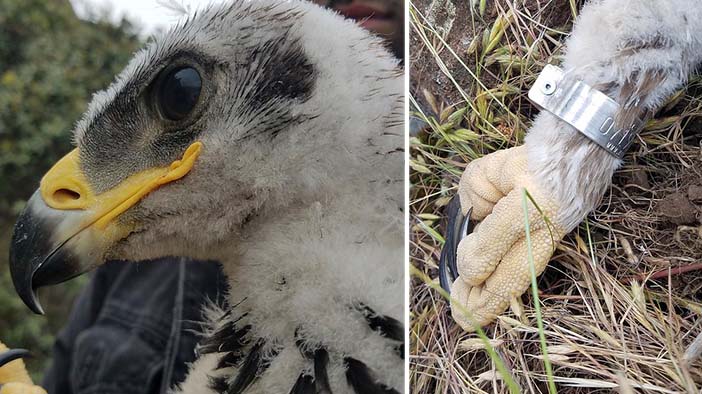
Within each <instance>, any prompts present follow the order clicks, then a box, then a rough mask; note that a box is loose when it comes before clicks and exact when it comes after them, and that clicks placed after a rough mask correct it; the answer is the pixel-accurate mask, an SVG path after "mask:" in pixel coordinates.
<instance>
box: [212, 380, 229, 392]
mask: <svg viewBox="0 0 702 394" xmlns="http://www.w3.org/2000/svg"><path fill="white" fill-rule="evenodd" d="M209 387H210V389H212V391H214V392H215V393H219V394H225V393H226V392H227V389H229V383H228V382H227V377H226V376H218V377H216V378H215V377H212V376H210V384H209Z"/></svg>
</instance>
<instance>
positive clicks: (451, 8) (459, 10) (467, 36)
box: [409, 0, 582, 112]
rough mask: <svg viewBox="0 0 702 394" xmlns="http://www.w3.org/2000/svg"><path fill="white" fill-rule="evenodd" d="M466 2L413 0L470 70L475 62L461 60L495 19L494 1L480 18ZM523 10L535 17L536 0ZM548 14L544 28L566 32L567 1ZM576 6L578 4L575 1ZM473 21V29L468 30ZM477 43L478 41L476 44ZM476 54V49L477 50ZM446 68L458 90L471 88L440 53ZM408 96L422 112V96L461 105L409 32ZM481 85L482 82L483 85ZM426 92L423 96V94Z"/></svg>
mask: <svg viewBox="0 0 702 394" xmlns="http://www.w3.org/2000/svg"><path fill="white" fill-rule="evenodd" d="M470 3H471V2H470V1H469V0H414V1H413V4H414V5H415V6H416V7H417V9H418V10H419V11H420V12H421V13H422V14H423V15H424V16H425V17H427V19H428V20H429V21H430V22H432V24H433V25H434V26H435V27H438V30H440V31H443V38H444V41H446V43H447V44H448V45H449V46H450V47H451V49H453V51H454V52H455V53H456V54H458V55H459V56H460V57H461V58H462V60H463V62H464V63H465V64H466V65H467V66H468V67H471V66H472V65H474V64H475V60H474V59H472V58H471V57H470V56H465V55H466V51H467V49H468V47H469V46H470V44H471V43H472V42H473V39H474V38H475V36H476V34H478V35H482V33H483V32H484V31H485V30H486V29H489V28H490V26H491V24H492V22H493V21H494V20H495V18H496V15H497V9H496V6H495V2H494V1H488V2H487V8H486V10H485V14H484V16H483V17H482V18H481V16H480V15H479V14H478V11H476V10H474V11H473V14H471V9H470ZM525 3H526V5H527V8H528V9H529V10H531V11H532V12H534V13H536V12H537V10H538V9H539V7H543V4H540V3H542V2H540V1H536V0H527V1H525ZM553 3H554V4H557V6H554V5H553V4H551V5H550V6H549V7H548V11H546V12H545V14H544V16H543V18H544V19H543V23H544V24H545V25H546V26H554V27H557V28H559V29H561V28H562V30H563V31H570V27H569V26H568V25H567V23H568V21H569V19H570V5H569V0H554V1H553ZM577 3H578V4H580V3H582V1H577ZM472 20H475V29H474V28H473V27H472V25H473V23H472ZM478 41H480V40H478ZM478 51H480V48H478ZM441 55H442V59H443V60H444V62H446V67H447V68H448V70H451V73H452V76H453V78H454V79H455V80H456V82H458V84H460V85H461V86H468V85H470V84H471V81H472V77H471V76H470V74H468V72H467V71H465V70H464V69H463V67H460V65H459V64H458V61H457V60H455V59H454V58H453V56H452V55H450V54H449V53H448V51H446V50H444V51H443V52H441ZM409 59H410V93H411V94H412V95H413V96H414V98H415V99H416V100H417V102H418V103H419V105H420V106H421V107H422V109H423V110H428V111H429V112H432V111H431V109H432V108H431V105H429V102H428V101H427V100H426V97H425V95H426V93H428V94H430V95H432V96H433V97H434V98H435V99H436V100H437V102H439V103H443V104H445V105H453V104H456V103H459V102H461V101H463V98H462V97H461V96H460V94H459V92H458V91H457V90H456V89H455V88H454V87H453V84H452V83H451V81H450V80H449V78H448V77H447V76H446V75H445V74H444V73H443V72H442V71H441V70H440V68H439V66H438V65H437V64H436V61H435V60H434V58H433V56H432V54H431V53H430V52H429V51H428V50H427V49H426V48H425V47H424V45H422V42H421V40H420V39H419V38H418V37H417V35H416V34H414V30H410V57H409ZM483 82H485V81H483ZM425 92H426V93H425Z"/></svg>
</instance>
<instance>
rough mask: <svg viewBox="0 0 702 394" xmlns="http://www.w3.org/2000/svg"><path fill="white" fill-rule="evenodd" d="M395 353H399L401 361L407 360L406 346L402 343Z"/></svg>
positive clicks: (397, 346)
mask: <svg viewBox="0 0 702 394" xmlns="http://www.w3.org/2000/svg"><path fill="white" fill-rule="evenodd" d="M395 353H397V355H398V356H400V358H401V359H403V360H404V359H405V344H404V343H400V344H398V345H396V346H395Z"/></svg>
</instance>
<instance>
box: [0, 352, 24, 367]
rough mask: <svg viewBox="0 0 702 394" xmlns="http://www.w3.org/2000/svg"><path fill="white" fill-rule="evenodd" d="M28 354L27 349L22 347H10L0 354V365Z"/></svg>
mask: <svg viewBox="0 0 702 394" xmlns="http://www.w3.org/2000/svg"><path fill="white" fill-rule="evenodd" d="M27 356H29V351H27V350H24V349H12V350H8V351H6V352H5V353H2V354H0V367H2V366H3V365H5V364H7V363H9V362H10V361H14V360H17V359H18V358H23V357H27Z"/></svg>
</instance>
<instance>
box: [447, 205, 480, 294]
mask: <svg viewBox="0 0 702 394" xmlns="http://www.w3.org/2000/svg"><path fill="white" fill-rule="evenodd" d="M471 211H472V209H469V210H468V214H466V215H463V213H462V212H461V201H460V199H459V198H458V195H456V196H454V197H453V198H452V199H451V202H449V204H448V206H447V207H446V216H447V219H448V222H447V225H446V237H445V242H444V247H443V248H441V256H440V257H439V283H440V284H441V287H442V288H443V289H444V290H446V292H447V293H449V294H451V283H453V282H454V280H456V277H457V276H458V268H457V266H456V257H457V254H458V244H459V243H460V242H461V240H462V239H463V238H465V237H466V236H467V235H468V234H470V232H471V231H473V230H472V228H471V226H470V215H471Z"/></svg>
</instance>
